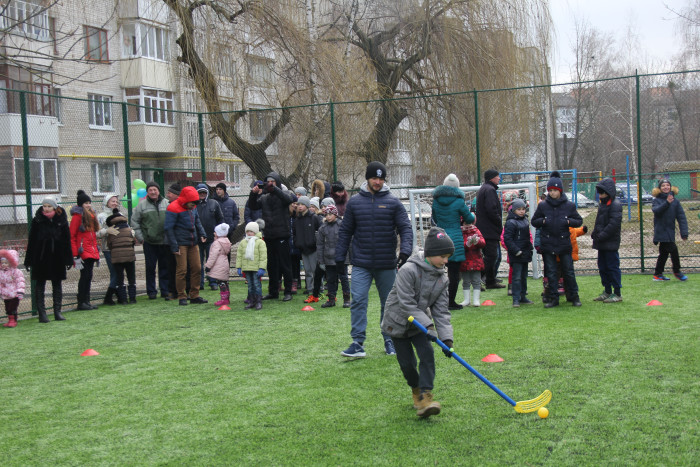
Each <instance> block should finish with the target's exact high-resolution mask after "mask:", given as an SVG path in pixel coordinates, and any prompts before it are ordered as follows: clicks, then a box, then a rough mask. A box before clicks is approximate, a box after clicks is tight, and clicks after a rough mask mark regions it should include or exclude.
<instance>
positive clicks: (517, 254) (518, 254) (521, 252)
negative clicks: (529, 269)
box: [515, 250, 523, 256]
mask: <svg viewBox="0 0 700 467" xmlns="http://www.w3.org/2000/svg"><path fill="white" fill-rule="evenodd" d="M522 254H523V251H522V250H520V251H518V252H517V253H516V254H515V256H520V255H522Z"/></svg>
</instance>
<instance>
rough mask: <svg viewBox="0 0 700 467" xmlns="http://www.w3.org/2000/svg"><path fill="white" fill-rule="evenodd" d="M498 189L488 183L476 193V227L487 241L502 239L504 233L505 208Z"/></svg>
mask: <svg viewBox="0 0 700 467" xmlns="http://www.w3.org/2000/svg"><path fill="white" fill-rule="evenodd" d="M497 189H498V186H497V185H495V184H494V183H492V182H490V181H487V182H484V184H483V185H481V188H479V191H478V192H477V193H476V227H477V228H478V229H479V231H480V232H481V235H483V236H484V238H485V239H486V240H498V239H500V238H501V232H502V231H503V206H501V202H500V201H499V199H498V192H497V191H496V190H497Z"/></svg>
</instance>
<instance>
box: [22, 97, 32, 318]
mask: <svg viewBox="0 0 700 467" xmlns="http://www.w3.org/2000/svg"><path fill="white" fill-rule="evenodd" d="M19 113H20V116H21V121H22V157H23V159H24V199H25V203H26V208H27V237H29V229H30V228H31V225H32V177H31V174H30V170H31V169H30V168H29V129H28V126H27V96H26V94H25V93H24V91H23V92H20V93H19ZM34 285H35V283H34V281H32V298H31V300H32V316H34V315H35V314H36V299H35V297H34V293H33V292H34Z"/></svg>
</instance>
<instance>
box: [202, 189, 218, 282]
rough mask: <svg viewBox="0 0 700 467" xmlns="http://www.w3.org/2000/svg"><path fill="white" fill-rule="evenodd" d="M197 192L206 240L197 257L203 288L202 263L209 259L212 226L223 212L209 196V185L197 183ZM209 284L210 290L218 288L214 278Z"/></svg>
mask: <svg viewBox="0 0 700 467" xmlns="http://www.w3.org/2000/svg"><path fill="white" fill-rule="evenodd" d="M197 193H198V194H199V204H197V214H199V220H200V221H201V222H202V227H204V231H205V232H206V233H207V241H206V242H204V243H200V244H199V259H200V262H201V263H202V273H201V277H202V280H201V283H200V285H199V287H200V289H204V263H205V262H206V260H207V259H209V248H210V247H211V244H212V243H214V228H215V227H216V226H217V225H219V224H221V223H222V222H223V221H224V214H223V213H222V212H221V206H219V203H218V202H216V201H214V200H213V199H212V198H210V197H209V186H207V184H206V183H200V184H199V185H197ZM209 286H210V287H211V289H212V290H216V289H218V288H219V285H218V284H217V282H216V279H212V278H209Z"/></svg>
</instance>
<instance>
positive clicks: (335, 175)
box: [330, 101, 338, 181]
mask: <svg viewBox="0 0 700 467" xmlns="http://www.w3.org/2000/svg"><path fill="white" fill-rule="evenodd" d="M330 105H331V109H330V110H331V154H332V156H333V181H336V180H338V160H337V159H336V154H335V105H334V104H333V101H330Z"/></svg>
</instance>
